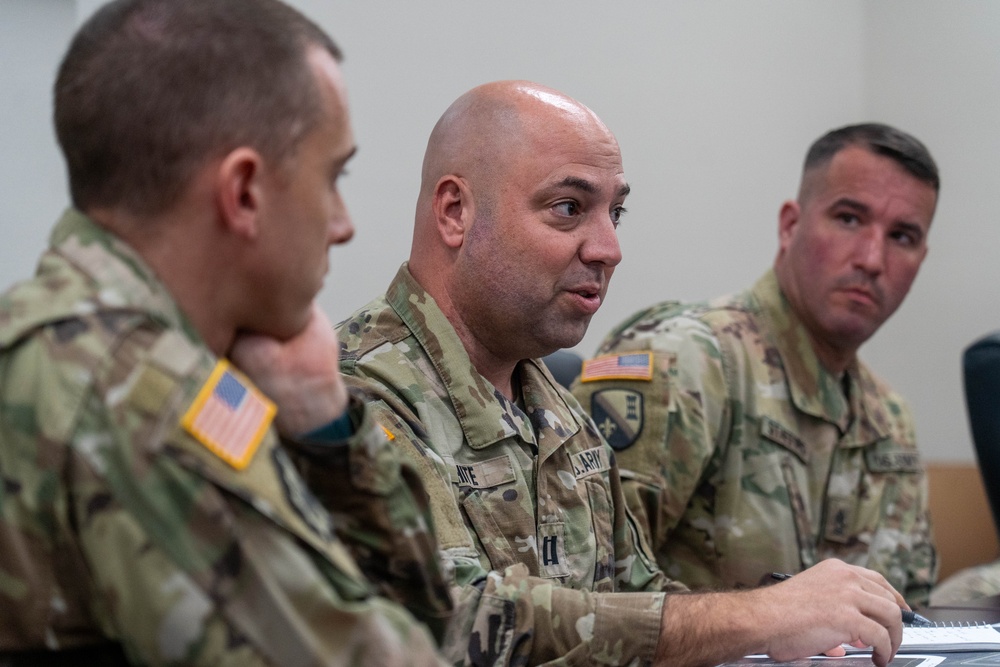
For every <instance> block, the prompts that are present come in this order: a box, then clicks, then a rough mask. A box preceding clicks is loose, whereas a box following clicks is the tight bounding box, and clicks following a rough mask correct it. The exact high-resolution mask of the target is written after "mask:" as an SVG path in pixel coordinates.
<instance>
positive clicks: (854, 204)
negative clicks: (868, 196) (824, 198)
mask: <svg viewBox="0 0 1000 667" xmlns="http://www.w3.org/2000/svg"><path fill="white" fill-rule="evenodd" d="M840 206H846V207H847V208H850V209H854V210H855V211H859V212H861V213H868V212H869V211H871V208H870V207H869V206H868V205H867V204H862V203H861V202H859V201H858V200H857V199H851V198H850V197H841V198H840V199H838V200H837V201H835V202H833V203H832V204H830V208H831V209H834V208H838V207H840Z"/></svg>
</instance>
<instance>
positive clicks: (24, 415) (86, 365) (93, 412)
mask: <svg viewBox="0 0 1000 667" xmlns="http://www.w3.org/2000/svg"><path fill="white" fill-rule="evenodd" d="M217 362H218V360H217V359H216V358H214V357H213V355H212V354H211V353H210V352H209V350H208V349H207V348H206V347H205V345H204V344H203V343H202V342H201V341H200V340H199V338H198V336H197V335H196V334H195V333H194V331H193V329H192V328H191V326H190V324H189V323H188V322H187V321H186V320H185V318H184V316H183V315H182V314H181V313H180V312H179V310H178V309H177V306H176V304H175V303H174V301H173V300H172V298H171V297H170V295H169V293H168V292H167V291H166V289H165V288H164V286H163V285H162V284H161V283H159V282H158V281H157V279H156V278H155V277H154V276H153V274H152V272H151V271H150V270H149V268H148V267H147V266H146V265H145V264H144V263H143V262H142V260H141V259H140V258H139V257H138V255H136V254H135V253H134V252H133V251H132V250H131V249H130V248H128V247H127V246H125V245H124V244H122V243H121V241H119V240H117V239H116V238H114V237H112V236H111V235H109V234H108V233H107V232H105V231H103V230H102V229H101V228H99V227H97V226H96V225H95V224H94V223H93V222H92V221H90V220H89V219H88V218H86V217H85V216H83V215H82V214H80V213H78V212H76V211H69V212H67V213H66V215H64V217H63V219H62V220H61V221H60V223H59V225H58V226H57V227H56V229H55V230H54V232H53V235H52V247H51V248H50V250H49V252H47V253H46V254H45V255H44V256H43V258H42V260H41V263H40V265H39V272H38V274H37V276H36V277H35V278H34V279H33V280H31V281H28V282H25V283H22V284H20V285H17V286H15V287H13V288H12V289H11V290H10V291H8V292H7V293H6V294H5V295H3V296H2V297H0V443H2V447H0V479H2V481H3V487H2V490H0V652H3V653H9V652H14V651H24V650H39V649H53V650H55V649H58V650H66V651H71V650H73V649H78V650H82V649H80V647H88V646H96V645H101V644H103V645H109V646H114V647H115V648H116V650H115V651H109V654H110V653H117V655H118V656H121V649H120V648H118V646H119V645H120V647H121V648H124V652H125V654H127V656H128V659H129V660H130V661H132V662H136V663H144V664H157V665H164V664H185V665H195V664H197V665H228V664H239V665H241V667H246V666H249V665H265V664H266V665H282V666H283V667H287V666H289V665H301V666H307V665H308V666H313V665H333V664H336V665H360V664H364V665H387V664H428V665H429V664H441V663H440V659H439V658H438V657H437V654H436V649H435V646H434V642H433V639H432V638H431V636H430V634H429V633H428V632H427V630H426V629H425V628H424V627H423V626H422V625H420V624H418V623H417V622H416V621H415V620H414V619H413V617H412V616H410V615H409V613H407V612H406V611H405V610H404V609H403V608H402V607H400V606H398V605H397V604H395V603H392V602H389V601H386V600H384V599H382V598H379V597H376V596H375V595H373V591H372V588H371V586H370V585H369V584H368V583H367V582H366V581H365V579H364V578H363V577H362V574H361V572H360V571H359V568H358V565H357V564H356V563H355V561H354V560H353V559H352V558H351V556H350V555H349V554H348V552H347V550H346V549H345V545H344V542H343V541H342V540H340V539H338V538H337V536H336V535H334V533H333V523H332V521H331V517H330V514H329V513H327V512H326V511H325V510H324V509H323V508H322V507H320V506H319V505H318V503H317V500H316V499H315V497H314V496H313V495H311V494H310V493H309V491H308V490H307V489H306V488H305V486H304V484H303V481H302V477H300V475H299V474H298V472H297V471H296V469H295V468H294V467H293V462H292V456H291V455H290V454H289V452H290V451H291V450H290V449H288V448H286V447H284V446H282V445H281V444H280V443H279V442H278V440H277V437H276V436H275V434H274V431H273V430H267V431H263V430H262V431H260V433H261V434H263V440H262V441H260V444H259V445H258V446H257V449H256V450H255V451H251V452H249V453H248V455H247V456H248V458H247V460H246V461H245V463H246V467H245V468H243V469H242V470H238V469H237V468H236V467H233V466H231V465H230V464H228V463H226V462H224V461H223V460H222V458H220V457H219V456H217V455H216V454H214V453H212V452H211V451H210V450H209V449H208V447H207V446H204V445H202V444H201V442H199V441H198V440H196V439H195V438H194V437H193V436H191V435H189V433H188V431H187V430H186V429H184V428H182V427H181V424H180V421H181V417H180V416H181V414H182V413H184V412H185V411H186V410H187V409H188V407H189V406H191V405H192V400H193V399H194V397H195V395H196V394H198V392H199V389H200V388H201V387H202V385H204V384H205V383H206V378H207V377H208V376H209V373H210V372H211V371H213V369H214V368H216V367H217V366H216V365H217ZM237 377H238V376H237ZM241 386H243V388H244V389H245V390H247V391H256V390H255V389H254V388H253V387H252V385H250V384H249V382H247V381H245V380H244V383H243V385H241ZM351 416H352V418H354V419H356V420H360V421H355V424H356V428H355V431H356V433H357V434H358V435H355V436H352V437H350V438H349V439H348V440H346V441H341V442H339V443H336V444H334V443H322V442H309V441H303V442H299V443H289V446H292V445H294V446H296V447H297V449H296V451H295V453H294V456H295V457H296V458H301V459H302V460H303V461H309V462H310V464H311V465H314V466H315V467H317V468H323V467H327V468H328V472H329V474H330V476H331V477H332V478H337V477H338V475H339V476H340V478H341V479H340V481H338V482H337V483H338V484H344V485H346V486H342V487H341V489H343V490H342V491H341V493H342V494H351V493H357V494H360V495H361V496H363V497H364V498H366V502H367V503H369V504H370V506H371V513H372V515H373V517H372V520H371V521H370V524H371V525H372V529H371V530H372V538H373V540H372V542H371V543H370V544H368V545H366V547H365V549H361V552H364V551H365V550H368V551H371V550H377V549H379V548H380V547H379V541H380V540H385V541H392V540H394V539H397V538H394V537H393V536H392V535H391V534H389V533H382V534H380V533H379V530H380V525H379V524H380V521H381V522H382V523H383V524H384V523H385V522H386V521H387V520H388V519H387V518H386V517H391V520H392V521H395V522H396V524H397V526H398V527H399V528H400V530H404V529H406V530H409V531H411V532H416V533H419V532H420V531H422V530H423V528H424V527H426V526H427V521H425V520H424V517H423V516H422V515H421V514H420V511H419V505H418V504H417V503H415V502H414V496H413V495H412V494H411V493H410V489H409V487H407V486H406V484H407V480H406V479H405V478H404V476H403V475H402V473H401V471H400V467H399V463H398V460H396V459H395V458H394V457H395V454H393V453H392V449H391V447H389V446H388V445H387V444H386V440H385V436H384V435H383V434H382V432H381V430H380V429H379V428H378V427H377V426H376V425H375V423H374V422H373V421H372V417H371V414H370V413H369V412H368V411H367V409H366V408H365V407H364V404H363V403H362V402H361V401H359V400H357V399H356V398H355V399H353V403H352V408H351ZM251 423H255V422H251ZM267 423H268V421H264V422H262V426H261V428H262V429H266V428H267ZM387 457H388V458H387ZM394 461H395V463H393V462H394ZM335 463H340V464H341V467H342V468H348V467H350V473H345V472H344V471H342V470H338V469H335V468H334V469H330V468H331V467H332V466H328V465H327V464H335ZM348 463H349V464H350V466H348V465H347V464H348ZM303 465H305V464H304V463H303ZM378 515H382V518H381V519H379V518H378ZM364 521H366V522H367V521H368V518H365V519H364ZM352 531H353V533H354V534H357V527H356V526H351V525H347V526H345V534H351V533H352ZM424 533H425V535H426V537H427V538H428V539H426V540H423V544H424V545H429V544H432V543H431V542H430V541H429V538H430V537H431V536H430V534H429V532H427V531H424ZM420 542H421V538H420V537H419V535H418V537H417V539H416V540H415V541H414V542H413V544H414V545H415V550H414V551H412V552H410V554H409V555H408V558H410V559H412V558H413V557H414V555H415V554H418V553H420V549H421V547H420ZM401 544H402V542H401V541H400V542H398V543H396V544H392V545H391V547H387V548H398V547H400V546H401ZM429 553H430V558H431V562H432V563H433V562H435V561H436V559H437V554H436V551H435V550H434V549H431V550H430V551H429ZM389 555H391V554H388V553H386V554H383V559H385V557H387V556H389ZM425 555H426V554H425ZM395 568H396V569H398V570H399V571H400V572H405V571H407V569H410V570H412V568H413V563H405V562H404V563H398V564H397V565H396V566H395ZM415 606H416V607H418V608H419V607H421V606H422V605H421V604H420V603H417V604H416V605H415ZM66 655H70V654H66Z"/></svg>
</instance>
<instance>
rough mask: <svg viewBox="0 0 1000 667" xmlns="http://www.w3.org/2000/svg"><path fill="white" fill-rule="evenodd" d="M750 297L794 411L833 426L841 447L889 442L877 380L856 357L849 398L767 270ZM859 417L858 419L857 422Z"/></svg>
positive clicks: (849, 370) (849, 380) (847, 376)
mask: <svg viewBox="0 0 1000 667" xmlns="http://www.w3.org/2000/svg"><path fill="white" fill-rule="evenodd" d="M751 295H752V299H753V301H755V303H756V306H757V307H758V308H759V309H760V313H761V316H762V317H763V319H764V320H765V322H766V326H765V327H764V331H765V334H764V335H765V336H767V337H768V338H770V340H769V341H768V343H769V345H768V347H769V348H771V349H773V350H777V353H778V356H779V357H780V364H781V366H782V368H783V370H784V374H785V377H786V379H787V381H788V387H789V392H790V394H791V396H790V397H789V398H790V399H791V401H792V403H793V405H795V407H796V408H797V409H798V410H799V411H801V412H805V413H807V414H810V415H813V416H814V417H818V418H819V419H823V420H825V421H828V422H830V423H831V424H834V425H835V426H837V427H838V428H839V429H840V432H841V434H842V435H846V437H844V438H843V440H842V444H844V445H847V446H850V445H852V444H853V445H859V446H860V445H865V444H869V443H871V442H874V441H875V440H879V439H881V438H884V437H887V435H888V432H889V420H888V416H887V415H886V414H885V408H884V407H883V406H882V404H881V402H880V401H879V398H878V392H877V387H876V384H875V379H874V377H873V376H872V375H871V373H870V372H869V371H868V369H867V368H866V367H865V365H864V364H862V363H861V362H860V361H859V360H858V358H857V357H855V358H854V359H853V360H852V361H851V363H850V365H849V366H848V368H847V370H846V371H845V379H844V384H846V386H847V387H848V392H849V397H845V395H844V390H843V385H842V384H841V379H840V378H839V377H837V376H835V375H834V374H832V373H830V372H829V371H827V370H826V368H824V367H823V365H822V364H821V363H820V361H819V357H818V356H817V355H816V352H815V350H814V348H813V346H812V343H811V341H810V340H809V335H808V333H807V331H806V328H805V326H804V325H803V324H802V321H801V320H800V319H799V318H798V317H797V316H796V315H795V313H794V312H793V311H792V308H791V305H790V304H789V302H788V299H786V298H785V296H784V294H782V292H781V289H780V287H779V286H778V278H777V276H776V275H775V273H774V270H773V269H771V270H768V271H767V272H766V273H765V274H764V275H763V276H762V277H761V278H760V279H759V280H758V281H757V282H756V283H755V284H754V286H753V288H752V289H751ZM855 415H857V416H858V417H859V418H858V419H854V416H855Z"/></svg>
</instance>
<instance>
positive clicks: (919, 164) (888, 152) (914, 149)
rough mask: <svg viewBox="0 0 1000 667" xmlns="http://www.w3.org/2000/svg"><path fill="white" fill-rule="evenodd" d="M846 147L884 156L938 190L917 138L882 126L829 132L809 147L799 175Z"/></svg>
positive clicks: (930, 161)
mask: <svg viewBox="0 0 1000 667" xmlns="http://www.w3.org/2000/svg"><path fill="white" fill-rule="evenodd" d="M848 146H860V147H862V148H865V149H867V150H869V151H871V152H872V153H875V154H876V155H884V156H885V157H887V158H890V159H891V160H894V161H895V162H896V163H897V164H899V165H900V166H901V167H903V169H905V170H906V171H907V172H908V173H909V174H910V175H912V176H913V177H915V178H916V179H917V180H919V181H922V182H924V183H927V184H928V185H930V186H932V187H933V188H934V191H935V192H938V191H940V189H941V179H940V176H938V168H937V164H935V163H934V158H932V157H931V154H930V151H928V150H927V147H926V146H924V145H923V143H921V142H920V140H919V139H917V138H916V137H914V136H912V135H910V134H907V133H906V132H903V131H902V130H897V129H896V128H894V127H892V126H890V125H883V124H882V123H862V124H860V125H847V126H845V127H841V128H838V129H836V130H830V131H829V132H827V133H826V134H824V135H823V136H822V137H820V138H819V139H817V140H816V141H815V142H814V143H813V145H812V146H810V147H809V152H808V153H806V161H805V164H804V165H803V168H802V171H803V172H807V171H809V170H810V169H813V168H814V167H818V166H820V165H823V164H825V163H827V162H829V161H830V160H831V159H833V156H834V155H836V154H837V153H839V152H840V151H841V150H842V149H844V148H847V147H848Z"/></svg>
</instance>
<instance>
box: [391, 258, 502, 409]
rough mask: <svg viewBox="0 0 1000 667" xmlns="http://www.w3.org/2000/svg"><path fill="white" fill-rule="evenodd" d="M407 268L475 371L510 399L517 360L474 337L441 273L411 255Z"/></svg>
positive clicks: (473, 332) (472, 330)
mask: <svg viewBox="0 0 1000 667" xmlns="http://www.w3.org/2000/svg"><path fill="white" fill-rule="evenodd" d="M407 268H408V269H409V271H410V275H411V276H413V279H414V280H416V281H417V282H418V283H419V284H420V286H421V287H422V288H423V289H424V291H425V292H427V293H428V294H429V295H430V296H431V297H432V298H433V299H434V301H435V303H437V306H438V308H439V309H440V310H441V312H442V313H443V314H444V316H445V318H446V319H447V320H448V322H449V323H450V324H451V326H452V328H453V329H454V330H455V333H456V334H457V335H458V338H459V340H461V341H462V347H464V348H465V352H466V354H468V355H469V360H470V361H471V362H472V366H473V368H475V369H476V372H477V373H479V374H480V375H482V376H483V377H484V378H486V379H487V380H489V381H490V382H491V383H492V384H493V386H494V387H496V388H497V389H498V390H499V391H500V393H502V394H503V395H504V396H506V397H507V398H509V399H511V400H513V381H512V377H513V375H514V369H515V368H516V367H517V363H518V362H519V361H520V359H507V358H503V357H500V356H498V355H497V354H495V353H494V352H493V351H492V350H491V349H490V348H489V347H488V346H487V345H485V344H484V343H483V341H482V340H480V338H479V337H478V336H476V334H475V331H474V329H473V328H472V327H470V326H469V325H468V324H467V323H466V321H465V319H464V318H463V317H462V315H461V312H460V311H459V309H458V308H457V307H456V305H455V303H454V301H452V299H451V295H450V293H449V291H448V289H447V287H446V286H445V282H444V281H443V280H442V279H441V278H442V274H441V272H433V271H425V270H424V269H425V268H426V267H425V265H424V263H423V262H420V261H414V258H413V257H411V258H410V262H409V264H408V266H407Z"/></svg>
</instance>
